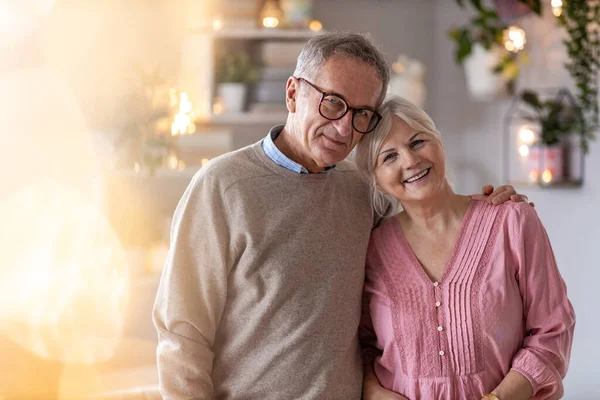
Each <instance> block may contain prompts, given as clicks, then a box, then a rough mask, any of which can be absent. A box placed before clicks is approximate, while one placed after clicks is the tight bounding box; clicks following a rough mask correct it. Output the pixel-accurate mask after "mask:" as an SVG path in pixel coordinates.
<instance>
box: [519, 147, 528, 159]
mask: <svg viewBox="0 0 600 400" xmlns="http://www.w3.org/2000/svg"><path fill="white" fill-rule="evenodd" d="M519 154H520V155H521V157H527V156H528V155H529V146H527V145H526V144H523V145H521V146H520V147H519Z"/></svg>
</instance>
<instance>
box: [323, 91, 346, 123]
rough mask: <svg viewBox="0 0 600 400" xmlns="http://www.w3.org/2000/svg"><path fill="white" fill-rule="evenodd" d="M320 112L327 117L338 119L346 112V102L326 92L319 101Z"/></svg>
mask: <svg viewBox="0 0 600 400" xmlns="http://www.w3.org/2000/svg"><path fill="white" fill-rule="evenodd" d="M319 107H320V111H321V114H322V115H323V116H324V117H325V118H328V119H338V118H340V117H341V116H342V115H344V113H345V112H346V109H347V108H348V105H347V104H346V102H345V101H344V100H343V99H341V98H339V97H338V96H335V95H333V94H328V95H327V96H325V97H324V98H323V101H322V102H321V105H320V106H319Z"/></svg>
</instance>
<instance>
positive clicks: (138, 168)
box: [133, 163, 140, 174]
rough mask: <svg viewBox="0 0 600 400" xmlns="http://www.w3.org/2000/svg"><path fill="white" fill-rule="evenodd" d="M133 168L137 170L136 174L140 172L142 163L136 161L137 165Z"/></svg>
mask: <svg viewBox="0 0 600 400" xmlns="http://www.w3.org/2000/svg"><path fill="white" fill-rule="evenodd" d="M133 170H134V171H135V173H136V174H137V173H138V172H140V164H139V163H135V165H134V166H133Z"/></svg>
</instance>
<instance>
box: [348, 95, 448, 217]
mask: <svg viewBox="0 0 600 400" xmlns="http://www.w3.org/2000/svg"><path fill="white" fill-rule="evenodd" d="M379 113H380V114H381V116H382V119H381V121H380V122H379V125H377V128H375V130H374V131H373V132H371V133H368V134H366V135H365V136H364V137H363V138H362V139H361V140H360V141H359V142H358V145H357V146H356V149H355V151H354V152H355V160H356V164H357V165H358V167H359V168H360V169H361V170H363V171H364V172H365V173H366V174H367V176H368V179H369V182H370V184H371V192H372V196H373V207H374V209H375V212H376V213H377V214H378V215H379V216H382V217H387V216H390V215H394V214H396V213H397V212H398V211H399V210H400V203H399V202H398V200H397V199H396V198H395V197H394V196H392V195H389V194H385V193H383V192H382V191H381V190H380V189H379V188H378V186H377V181H376V179H375V168H376V166H377V155H378V154H379V152H380V151H381V146H382V145H383V142H384V141H385V140H386V138H387V137H388V135H389V134H390V130H391V129H392V120H393V117H394V116H396V117H398V118H399V119H401V120H402V121H404V122H406V124H408V126H410V127H411V128H413V129H416V130H418V131H420V132H427V133H430V134H432V135H434V136H435V137H436V138H437V139H438V140H439V141H440V143H441V141H442V136H441V135H440V132H439V131H438V130H437V128H436V127H435V124H434V122H433V120H432V119H431V117H430V116H429V115H428V114H427V113H426V112H425V111H423V110H422V109H421V108H419V107H417V106H416V105H414V104H413V103H411V102H410V101H408V100H406V99H404V98H402V97H397V96H393V97H390V98H389V99H388V100H386V101H385V102H384V103H383V105H382V106H381V108H380V109H379Z"/></svg>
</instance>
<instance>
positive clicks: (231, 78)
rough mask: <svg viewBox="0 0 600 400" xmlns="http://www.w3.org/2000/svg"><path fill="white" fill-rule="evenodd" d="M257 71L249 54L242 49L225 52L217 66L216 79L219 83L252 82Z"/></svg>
mask: <svg viewBox="0 0 600 400" xmlns="http://www.w3.org/2000/svg"><path fill="white" fill-rule="evenodd" d="M256 78H257V72H256V69H255V68H254V66H253V65H252V62H251V61H250V56H248V53H246V52H244V51H238V52H225V53H224V54H223V55H222V56H221V58H220V60H219V63H218V66H217V81H218V82H221V83H225V82H231V83H252V82H254V81H255V80H256Z"/></svg>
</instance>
